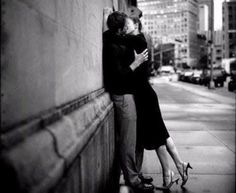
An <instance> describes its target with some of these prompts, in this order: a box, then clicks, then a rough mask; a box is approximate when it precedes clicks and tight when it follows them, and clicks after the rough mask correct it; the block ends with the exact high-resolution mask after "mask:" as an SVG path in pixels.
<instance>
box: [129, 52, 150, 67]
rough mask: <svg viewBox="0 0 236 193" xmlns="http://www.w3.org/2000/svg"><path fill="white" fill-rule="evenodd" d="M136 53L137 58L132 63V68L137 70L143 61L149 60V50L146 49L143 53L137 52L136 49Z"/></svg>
mask: <svg viewBox="0 0 236 193" xmlns="http://www.w3.org/2000/svg"><path fill="white" fill-rule="evenodd" d="M134 55H135V60H134V61H133V63H132V64H131V65H130V68H131V69H132V70H135V69H136V68H138V67H139V66H140V65H141V64H142V63H143V62H145V61H147V60H148V50H147V49H145V50H144V51H143V52H142V53H140V54H137V53H136V52H135V51H134Z"/></svg>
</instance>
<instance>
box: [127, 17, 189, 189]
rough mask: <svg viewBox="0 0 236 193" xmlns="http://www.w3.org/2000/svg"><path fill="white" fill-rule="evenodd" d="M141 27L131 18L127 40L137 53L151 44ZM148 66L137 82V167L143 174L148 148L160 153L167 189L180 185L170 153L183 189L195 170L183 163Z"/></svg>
mask: <svg viewBox="0 0 236 193" xmlns="http://www.w3.org/2000/svg"><path fill="white" fill-rule="evenodd" d="M141 28H142V25H141V22H140V20H139V18H136V17H132V18H131V17H130V18H128V17H127V19H126V25H125V29H124V30H125V33H126V34H131V35H132V36H131V35H127V36H126V38H125V41H126V43H127V44H128V45H129V46H132V47H133V48H134V49H135V50H136V52H137V53H140V52H142V51H143V50H144V49H146V48H147V42H146V39H145V36H144V34H143V33H141ZM148 65H149V63H148V62H145V63H144V64H142V65H140V66H139V67H138V68H137V69H136V70H135V74H136V81H137V88H136V93H135V102H136V109H137V150H136V151H137V155H136V156H137V167H138V168H139V171H140V170H141V165H142V161H143V152H144V148H145V149H147V150H156V153H157V156H158V157H159V159H160V163H161V166H162V170H163V186H164V187H165V188H170V187H171V186H172V185H173V184H174V183H175V182H176V183H177V182H178V179H176V180H173V177H174V172H173V171H171V170H170V167H169V163H168V157H167V152H168V153H169V154H170V156H171V157H172V159H173V161H174V163H175V165H176V168H177V170H178V172H179V174H180V176H181V178H182V185H181V186H183V185H185V184H186V182H187V180H188V169H189V168H191V169H192V167H191V166H190V164H189V163H186V162H183V161H182V159H181V158H180V156H179V153H178V151H177V148H176V146H175V144H174V142H173V140H172V138H171V137H170V135H169V133H168V131H167V129H166V126H165V124H164V121H163V118H162V115H161V111H160V107H159V102H158V97H157V95H156V93H155V91H154V90H153V88H152V87H151V85H150V84H149V82H148V68H149V66H148ZM166 150H167V151H166Z"/></svg>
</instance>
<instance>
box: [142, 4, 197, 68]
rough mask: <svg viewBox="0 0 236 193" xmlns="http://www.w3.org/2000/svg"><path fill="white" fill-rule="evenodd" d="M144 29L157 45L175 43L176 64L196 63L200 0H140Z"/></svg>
mask: <svg viewBox="0 0 236 193" xmlns="http://www.w3.org/2000/svg"><path fill="white" fill-rule="evenodd" d="M138 7H139V9H140V10H141V11H142V12H143V17H142V23H143V25H144V29H145V30H146V31H147V32H148V33H149V34H150V35H151V36H152V38H153V43H154V45H158V44H165V43H175V44H176V45H178V46H175V48H176V50H175V53H176V56H175V58H176V60H175V63H176V64H180V63H186V64H188V65H194V63H195V62H196V57H197V19H198V3H197V0H187V1H186V0H138Z"/></svg>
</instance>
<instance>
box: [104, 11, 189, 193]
mask: <svg viewBox="0 0 236 193" xmlns="http://www.w3.org/2000/svg"><path fill="white" fill-rule="evenodd" d="M107 26H108V28H109V29H108V30H107V31H105V32H104V33H103V63H104V69H103V70H104V84H105V88H106V90H107V91H108V92H109V93H110V95H111V99H112V101H113V102H114V109H115V129H116V141H117V146H118V154H119V162H120V166H121V169H122V171H123V175H124V180H125V183H126V185H128V186H130V187H131V188H132V189H133V190H134V191H135V192H144V193H145V192H152V191H153V189H154V186H153V184H152V181H153V179H152V178H151V177H150V176H143V175H142V173H141V167H142V162H143V154H144V149H147V150H155V151H156V153H157V156H158V158H159V160H160V163H161V167H162V174H163V188H164V189H169V188H170V187H171V186H172V185H173V184H174V183H177V182H178V178H176V177H175V176H174V172H173V171H172V170H171V168H170V166H169V162H168V153H169V154H170V156H171V157H172V159H173V161H174V163H175V165H176V168H177V170H178V172H179V174H180V176H181V179H182V184H181V185H182V186H183V185H185V184H186V182H187V180H188V169H189V168H191V166H190V164H189V163H187V162H184V161H182V159H181V157H180V155H179V153H178V151H177V148H176V146H175V144H174V142H173V139H172V138H171V137H170V135H169V133H168V131H167V129H166V126H165V124H164V121H163V118H162V115H161V111H160V107H159V102H158V97H157V95H156V93H155V91H154V90H153V88H152V87H151V85H150V84H149V81H148V72H149V68H150V62H149V59H148V58H150V57H149V54H148V50H147V41H146V38H145V36H144V34H143V33H142V24H141V22H140V20H139V18H138V17H128V16H127V15H126V14H125V13H122V12H118V11H115V12H113V13H111V14H110V15H109V16H108V18H107Z"/></svg>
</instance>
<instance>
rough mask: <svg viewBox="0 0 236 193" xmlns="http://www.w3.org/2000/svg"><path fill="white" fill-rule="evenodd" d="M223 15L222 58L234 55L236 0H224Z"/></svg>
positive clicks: (235, 55)
mask: <svg viewBox="0 0 236 193" xmlns="http://www.w3.org/2000/svg"><path fill="white" fill-rule="evenodd" d="M222 9H223V12H222V16H223V21H222V23H223V29H222V30H223V58H232V57H236V0H231V1H224V2H223V4H222Z"/></svg>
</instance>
